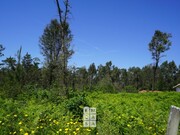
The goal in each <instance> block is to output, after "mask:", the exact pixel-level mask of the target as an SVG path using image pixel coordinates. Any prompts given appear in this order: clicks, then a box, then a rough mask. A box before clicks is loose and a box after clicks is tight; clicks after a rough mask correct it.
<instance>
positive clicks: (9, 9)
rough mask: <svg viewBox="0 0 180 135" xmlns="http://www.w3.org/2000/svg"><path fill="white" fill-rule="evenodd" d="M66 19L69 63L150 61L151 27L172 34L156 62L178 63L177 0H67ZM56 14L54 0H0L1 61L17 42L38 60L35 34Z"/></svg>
mask: <svg viewBox="0 0 180 135" xmlns="http://www.w3.org/2000/svg"><path fill="white" fill-rule="evenodd" d="M70 3H71V7H72V9H71V12H72V14H71V15H70V17H69V22H70V25H71V30H72V34H73V35H74V39H73V42H72V46H73V48H74V50H75V54H74V55H73V56H72V58H71V60H70V61H69V65H75V66H78V67H79V66H86V67H88V66H89V65H90V64H91V63H93V62H94V63H95V64H96V65H99V64H103V65H104V64H105V63H106V62H107V61H110V60H111V61H112V63H113V64H114V65H116V66H118V67H119V68H129V67H132V66H138V67H143V66H145V65H147V64H151V63H152V62H153V60H152V59H151V53H150V52H149V51H148V43H149V42H150V41H151V38H152V36H153V34H154V31H155V30H161V31H162V32H167V33H171V34H172V36H173V37H172V38H171V41H172V46H171V48H170V50H169V51H168V52H166V53H165V54H166V55H167V56H166V57H164V58H163V59H161V62H163V61H165V60H168V61H172V60H174V61H175V63H176V64H177V65H180V26H179V24H180V1H179V0H70ZM54 18H58V16H57V9H56V4H55V0H29V1H25V0H16V1H13V0H12V1H7V0H1V8H0V44H3V45H4V46H5V47H6V50H5V51H4V54H5V56H4V57H2V58H1V59H5V58H6V57H9V56H15V53H16V52H17V50H18V49H19V48H20V46H22V48H23V55H24V54H25V53H26V52H29V53H30V54H31V55H32V56H33V57H39V58H41V60H42V61H43V57H42V55H41V54H40V49H39V46H38V44H39V37H40V36H41V35H42V33H43V30H44V28H45V27H46V25H47V24H49V22H50V20H51V19H54Z"/></svg>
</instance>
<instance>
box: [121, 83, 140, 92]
mask: <svg viewBox="0 0 180 135" xmlns="http://www.w3.org/2000/svg"><path fill="white" fill-rule="evenodd" d="M123 91H124V92H129V93H137V92H138V90H137V89H136V88H135V87H133V86H131V85H129V86H125V87H124V89H123Z"/></svg>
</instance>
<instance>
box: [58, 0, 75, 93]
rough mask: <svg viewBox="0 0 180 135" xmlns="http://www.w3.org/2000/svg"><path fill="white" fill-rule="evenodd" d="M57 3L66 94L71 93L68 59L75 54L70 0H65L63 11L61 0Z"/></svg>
mask: <svg viewBox="0 0 180 135" xmlns="http://www.w3.org/2000/svg"><path fill="white" fill-rule="evenodd" d="M56 5H57V9H58V14H59V22H60V29H61V31H60V38H61V40H60V43H61V45H62V66H63V68H62V69H63V83H64V86H65V91H66V95H67V96H68V95H69V91H68V87H67V64H68V59H69V58H70V57H71V55H72V54H73V50H71V49H70V43H71V41H72V34H71V31H70V27H69V23H68V15H69V13H70V10H69V8H70V4H69V0H64V6H65V10H64V12H63V10H62V8H61V6H60V3H59V0H56Z"/></svg>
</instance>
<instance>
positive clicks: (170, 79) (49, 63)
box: [0, 0, 180, 97]
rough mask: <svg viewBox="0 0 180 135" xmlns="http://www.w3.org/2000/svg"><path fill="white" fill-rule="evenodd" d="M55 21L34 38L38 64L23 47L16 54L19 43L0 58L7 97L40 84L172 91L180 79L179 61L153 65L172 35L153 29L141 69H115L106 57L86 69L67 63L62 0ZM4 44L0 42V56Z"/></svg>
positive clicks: (61, 90) (63, 90)
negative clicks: (10, 53)
mask: <svg viewBox="0 0 180 135" xmlns="http://www.w3.org/2000/svg"><path fill="white" fill-rule="evenodd" d="M56 5H57V9H58V15H59V20H57V19H53V20H51V21H50V23H49V24H48V25H47V26H46V27H45V29H44V32H43V34H42V36H41V37H40V39H39V43H40V45H39V47H40V50H41V54H42V55H43V56H44V58H45V59H44V65H43V67H40V66H39V64H40V59H39V58H37V57H35V58H32V56H31V54H29V53H28V52H27V53H26V54H25V55H24V56H22V54H21V52H22V47H20V49H19V50H18V51H17V53H16V57H8V58H6V59H4V60H2V61H1V63H0V66H1V67H0V90H1V93H3V94H5V95H8V96H10V97H14V96H17V95H18V94H19V93H21V92H24V91H26V90H28V89H32V87H33V88H42V89H49V90H54V91H57V92H58V94H60V95H66V96H67V97H68V95H69V93H70V92H72V91H84V90H85V91H103V92H114V93H116V92H123V91H125V92H138V91H139V90H162V91H165V90H166V91H167V90H169V91H170V90H173V89H172V87H173V86H174V85H176V84H177V83H179V82H180V65H179V66H178V65H176V64H175V62H174V61H170V62H168V61H165V62H163V63H162V64H161V65H159V62H160V59H161V58H162V57H164V56H165V55H164V52H166V51H167V50H169V49H170V46H171V41H170V38H171V37H172V36H171V34H169V33H164V32H161V31H160V30H156V31H155V33H154V35H153V37H152V40H151V41H150V43H149V44H148V47H149V51H150V52H151V54H152V59H153V60H154V64H150V65H146V66H144V67H142V68H139V67H130V68H128V69H124V68H119V67H117V66H115V65H113V64H112V62H111V61H109V62H107V63H106V64H105V65H98V66H96V65H95V64H94V63H92V64H91V65H90V66H89V67H88V68H86V67H75V66H68V60H69V59H70V58H71V57H72V55H73V53H74V50H73V49H72V47H71V41H72V39H73V35H72V33H71V29H70V24H69V22H68V16H69V14H70V4H69V1H68V0H64V3H63V5H60V3H59V1H58V0H56ZM4 50H5V47H3V45H0V57H2V56H3V51H4Z"/></svg>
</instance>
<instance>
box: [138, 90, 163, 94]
mask: <svg viewBox="0 0 180 135" xmlns="http://www.w3.org/2000/svg"><path fill="white" fill-rule="evenodd" d="M146 92H162V91H159V90H141V91H139V93H146Z"/></svg>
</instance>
